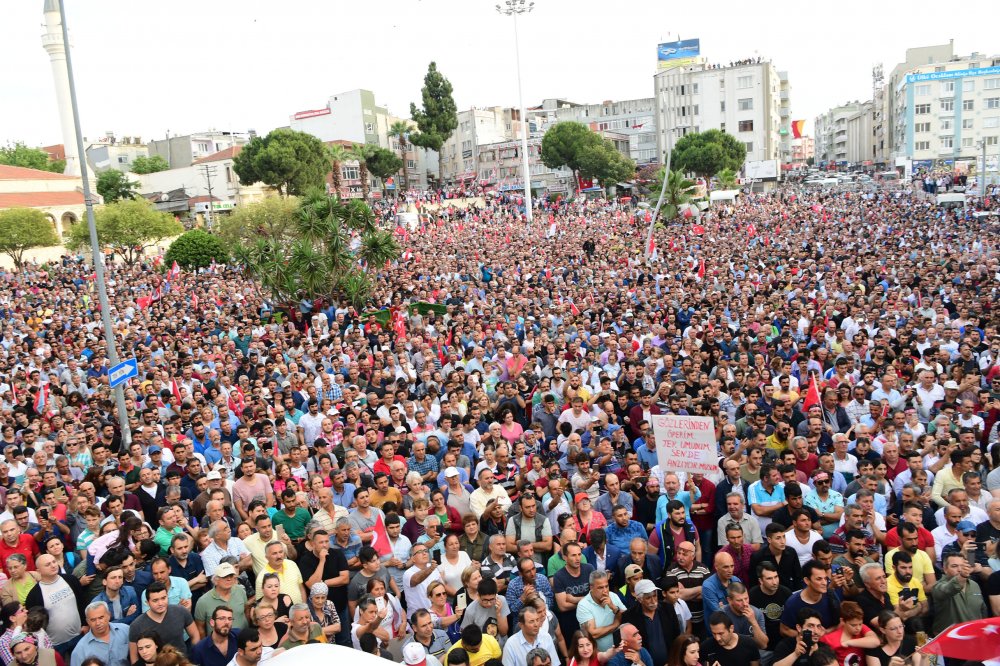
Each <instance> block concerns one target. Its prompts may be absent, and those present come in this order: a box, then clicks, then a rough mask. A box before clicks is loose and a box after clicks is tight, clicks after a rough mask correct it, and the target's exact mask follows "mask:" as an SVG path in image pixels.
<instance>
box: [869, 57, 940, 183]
mask: <svg viewBox="0 0 1000 666" xmlns="http://www.w3.org/2000/svg"><path fill="white" fill-rule="evenodd" d="M954 57H955V42H954V40H950V41H949V42H948V43H947V44H935V45H931V46H917V47H914V48H909V49H906V59H905V60H904V61H903V62H901V63H899V64H897V65H896V66H895V67H894V68H893V69H892V71H891V72H889V77H888V79H887V80H886V82H885V104H884V107H883V108H884V111H885V132H886V137H887V141H888V148H887V152H888V158H889V161H890V162H891V163H892V165H894V164H895V161H896V159H900V160H905V159H906V157H907V156H906V155H905V154H904V153H905V150H904V143H905V138H906V131H905V128H904V127H903V126H902V125H901V119H902V117H903V116H905V113H899V114H898V115H897V107H898V106H900V105H905V102H906V94H905V91H904V87H905V83H906V74H907V72H909V71H910V70H912V69H915V68H917V67H922V66H924V65H930V64H933V63H937V62H949V61H950V60H951V59H952V58H954Z"/></svg>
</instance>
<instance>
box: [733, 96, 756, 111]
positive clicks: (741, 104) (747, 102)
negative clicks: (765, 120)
mask: <svg viewBox="0 0 1000 666" xmlns="http://www.w3.org/2000/svg"><path fill="white" fill-rule="evenodd" d="M736 108H737V109H738V110H740V111H753V98H752V97H744V98H743V99H739V100H736Z"/></svg>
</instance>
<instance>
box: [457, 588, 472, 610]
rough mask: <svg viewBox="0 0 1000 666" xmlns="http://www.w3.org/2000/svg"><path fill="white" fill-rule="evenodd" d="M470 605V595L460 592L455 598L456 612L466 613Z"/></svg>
mask: <svg viewBox="0 0 1000 666" xmlns="http://www.w3.org/2000/svg"><path fill="white" fill-rule="evenodd" d="M468 605H469V595H468V594H466V593H465V592H459V593H458V595H457V596H456V597H455V611H456V612H457V611H464V610H465V609H466V607H467V606H468Z"/></svg>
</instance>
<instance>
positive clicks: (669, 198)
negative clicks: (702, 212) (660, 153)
mask: <svg viewBox="0 0 1000 666" xmlns="http://www.w3.org/2000/svg"><path fill="white" fill-rule="evenodd" d="M663 171H664V169H663V167H660V170H659V171H657V172H656V179H655V180H654V181H653V182H652V183H651V184H650V189H652V191H653V192H657V193H659V192H660V190H661V189H662V188H663ZM696 187H697V186H696V185H695V183H694V182H692V181H690V180H688V179H687V178H685V177H684V174H683V173H682V172H680V171H671V172H670V178H668V179H667V189H666V190H665V191H664V194H663V207H662V208H660V215H659V220H658V221H660V222H669V221H670V220H672V219H674V218H675V217H677V215H678V213H679V212H680V209H681V206H683V205H684V204H687V203H691V201H693V200H694V194H695V189H696Z"/></svg>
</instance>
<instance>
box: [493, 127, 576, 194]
mask: <svg viewBox="0 0 1000 666" xmlns="http://www.w3.org/2000/svg"><path fill="white" fill-rule="evenodd" d="M541 154H542V138H541V137H540V136H534V137H531V138H529V139H528V172H529V174H530V176H531V190H532V193H534V194H540V193H541V192H543V191H548V192H549V193H562V194H568V193H569V192H571V191H573V189H574V187H573V172H572V171H570V170H569V169H550V168H549V167H547V166H545V165H544V164H543V163H542V158H541ZM477 163H478V169H479V172H478V180H479V182H480V183H482V184H484V185H486V186H492V187H495V188H496V189H497V190H498V191H500V192H509V191H515V190H516V191H523V190H524V178H523V177H522V171H521V170H522V160H521V141H520V140H519V139H511V140H510V141H500V142H498V143H488V144H482V145H480V146H479V156H478V160H477Z"/></svg>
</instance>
